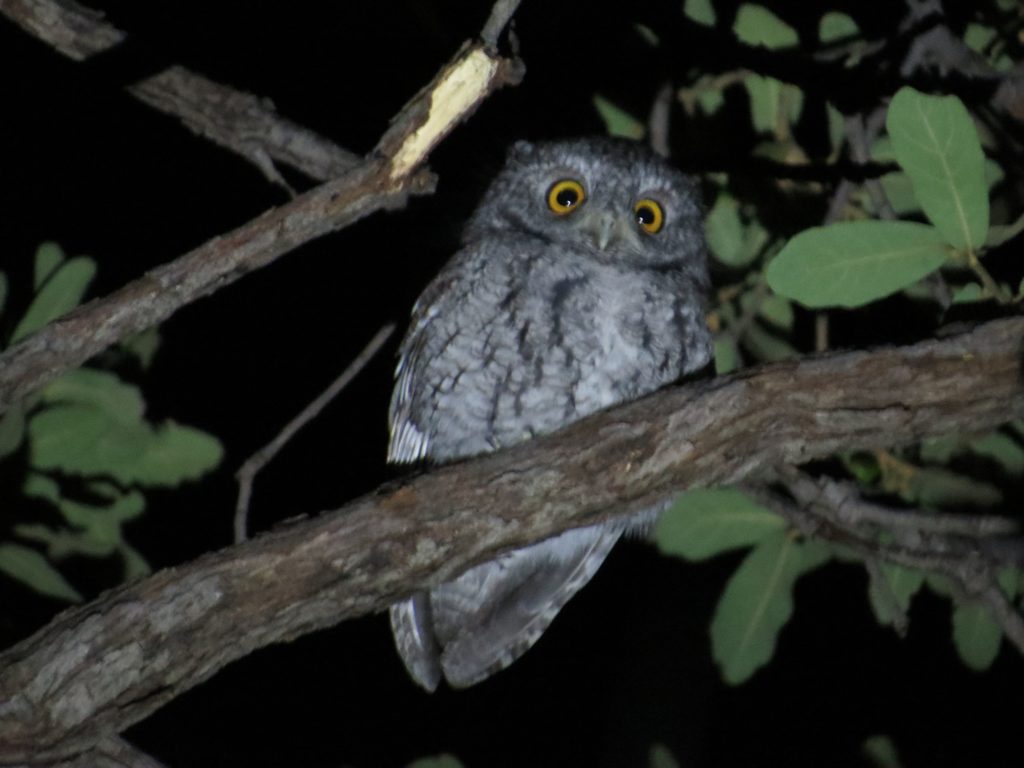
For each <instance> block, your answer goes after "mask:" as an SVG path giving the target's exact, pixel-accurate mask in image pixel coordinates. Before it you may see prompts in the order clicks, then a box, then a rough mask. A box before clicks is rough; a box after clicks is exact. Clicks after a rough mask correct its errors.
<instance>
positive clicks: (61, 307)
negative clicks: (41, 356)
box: [11, 256, 96, 344]
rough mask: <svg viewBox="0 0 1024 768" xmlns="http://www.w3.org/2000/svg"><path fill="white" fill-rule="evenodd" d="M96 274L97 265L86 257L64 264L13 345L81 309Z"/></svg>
mask: <svg viewBox="0 0 1024 768" xmlns="http://www.w3.org/2000/svg"><path fill="white" fill-rule="evenodd" d="M95 274H96V262H94V261H93V260H92V259H90V258H87V257H85V256H78V257H76V258H74V259H71V260H70V261H67V262H65V263H64V264H63V265H61V266H60V268H58V269H57V271H56V272H54V273H53V275H51V276H50V279H49V280H47V281H46V283H45V284H44V285H43V287H42V288H41V289H40V290H39V292H38V293H37V294H36V297H35V299H33V300H32V304H30V305H29V308H28V311H27V312H26V313H25V316H24V317H23V318H21V322H20V323H18V325H17V327H16V328H15V329H14V333H13V334H11V343H12V344H13V343H14V342H16V341H19V340H20V339H22V338H24V337H25V336H28V335H29V334H30V333H32V332H33V331H35V330H38V329H39V328H42V327H43V326H44V325H46V324H47V323H49V322H50V321H51V320H56V319H57V318H58V317H60V316H61V315H63V314H65V313H67V312H70V311H71V310H72V309H74V308H75V307H77V306H78V305H79V303H81V301H82V297H83V296H84V295H85V292H86V290H87V289H88V288H89V283H90V282H92V278H93V276H94V275H95Z"/></svg>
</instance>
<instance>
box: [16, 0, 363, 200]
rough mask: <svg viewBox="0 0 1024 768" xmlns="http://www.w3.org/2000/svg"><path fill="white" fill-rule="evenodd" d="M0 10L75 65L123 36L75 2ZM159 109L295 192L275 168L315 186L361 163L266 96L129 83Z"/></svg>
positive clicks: (173, 82)
mask: <svg viewBox="0 0 1024 768" xmlns="http://www.w3.org/2000/svg"><path fill="white" fill-rule="evenodd" d="M0 13H2V14H4V15H5V16H7V17H8V18H9V19H11V21H13V22H14V23H16V24H18V25H19V26H20V27H21V28H22V29H24V30H25V31H26V32H28V33H29V34H31V35H34V36H35V37H38V38H39V39H40V40H42V41H43V42H46V43H49V44H50V45H52V46H53V47H54V48H56V49H57V50H58V51H60V52H61V53H63V54H64V55H65V56H68V57H69V58H72V59H75V60H76V61H83V60H85V59H87V58H89V57H90V56H93V55H95V54H97V53H102V52H103V51H105V50H107V49H108V48H112V47H113V46H115V45H117V44H119V43H121V42H122V41H123V40H124V39H125V33H124V32H122V31H121V30H119V29H117V28H116V27H114V26H113V25H111V24H109V23H108V22H106V21H104V20H103V14H102V13H99V12H97V11H93V10H92V9H89V8H85V7H84V6H81V5H79V4H78V3H75V2H72V1H71V0H0ZM128 91H129V93H131V94H132V95H134V96H135V97H136V98H138V99H139V100H140V101H143V102H145V103H146V104H148V105H150V106H151V107H153V108H154V109H157V110H159V111H161V112H164V113H166V114H170V115H173V116H175V117H178V118H179V119H180V120H181V121H182V123H184V124H185V126H187V127H188V128H189V129H190V130H192V131H194V132H195V133H197V134H199V135H200V136H203V137H205V138H207V139H210V140H211V141H213V142H214V143H216V144H218V145H220V146H222V147H224V148H226V149H228V150H230V151H232V152H236V153H237V154H239V155H241V156H242V157H244V158H245V159H247V160H249V161H250V162H251V163H253V164H254V165H256V167H257V168H259V169H260V171H262V172H263V174H264V176H266V177H267V178H268V179H269V180H270V181H272V182H274V183H275V184H279V185H281V186H283V187H285V188H286V189H288V190H289V192H290V191H291V189H290V187H289V186H288V184H287V182H286V181H285V180H284V178H283V177H282V176H281V174H280V172H279V171H278V170H277V168H276V167H275V166H274V163H275V162H277V163H285V164H287V165H290V166H291V167H293V168H295V169H296V170H298V171H301V172H302V173H304V174H306V175H307V176H309V177H310V178H311V179H315V180H317V181H327V180H328V179H332V178H335V177H336V176H339V175H341V174H342V173H343V172H344V171H346V170H348V169H349V168H351V167H353V166H354V165H355V164H356V163H357V162H359V159H360V158H359V156H358V155H354V154H352V153H351V152H348V151H346V150H344V149H342V148H341V147H339V146H337V145H336V144H334V143H333V142H331V141H329V140H328V139H325V138H324V137H322V136H320V135H318V134H317V133H314V132H313V131H310V130H308V129H306V128H303V127H302V126H300V125H296V124H295V123H293V122H291V121H290V120H287V119H285V118H283V117H280V116H278V114H277V113H276V112H275V111H274V106H273V104H271V103H270V102H269V100H267V99H260V98H257V97H256V96H254V95H252V94H249V93H244V92H241V91H236V90H234V89H232V88H229V87H228V86H226V85H221V84H220V83H215V82H213V81H212V80H207V79H206V78H204V77H202V76H200V75H197V74H196V73H194V72H190V71H189V70H187V69H185V68H184V67H179V66H175V67H169V68H168V69H166V70H164V71H163V72H160V73H158V74H156V75H153V76H152V77H149V78H146V79H145V80H142V81H140V82H138V83H136V84H135V85H132V86H129V88H128Z"/></svg>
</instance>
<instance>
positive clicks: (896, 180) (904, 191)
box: [869, 171, 921, 216]
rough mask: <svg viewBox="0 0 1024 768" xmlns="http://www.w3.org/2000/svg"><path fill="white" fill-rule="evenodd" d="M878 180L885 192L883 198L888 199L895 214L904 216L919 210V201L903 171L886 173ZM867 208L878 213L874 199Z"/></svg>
mask: <svg viewBox="0 0 1024 768" xmlns="http://www.w3.org/2000/svg"><path fill="white" fill-rule="evenodd" d="M878 181H879V183H880V184H881V185H882V191H883V192H885V199H886V200H888V201H889V205H890V207H891V208H892V210H893V213H895V214H896V215H897V216H906V215H908V214H911V213H916V212H917V211H920V210H921V203H920V201H919V200H918V199H917V195H915V194H914V185H913V184H911V182H910V177H909V176H907V174H905V173H904V172H903V171H892V172H891V173H886V174H884V175H883V176H882V177H881V178H879V180H878ZM869 210H871V211H872V212H873V213H876V214H877V213H878V212H877V211H876V210H875V206H874V201H872V202H871V204H870V205H869Z"/></svg>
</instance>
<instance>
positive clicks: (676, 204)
mask: <svg viewBox="0 0 1024 768" xmlns="http://www.w3.org/2000/svg"><path fill="white" fill-rule="evenodd" d="M495 231H514V232H523V233H528V234H531V235H534V236H536V237H539V238H542V239H544V240H547V241H550V242H555V243H558V244H560V245H563V246H570V247H573V248H578V249H582V250H584V251H586V252H588V253H589V254H591V255H592V256H593V257H594V258H595V259H598V260H600V261H604V262H617V263H622V264H629V265H634V266H637V267H648V268H658V267H664V268H672V267H682V268H683V269H684V270H686V271H688V272H691V273H692V274H693V276H694V277H696V278H697V279H698V280H700V281H701V282H703V280H702V276H704V275H706V266H705V255H704V252H705V249H704V229H703V223H702V217H701V205H700V197H699V192H698V190H697V187H696V184H695V183H694V182H693V181H692V180H691V179H690V178H688V177H687V176H686V175H685V174H683V173H681V172H680V171H679V170H677V169H676V168H673V167H672V166H671V165H669V164H668V163H666V162H665V161H664V160H663V159H662V158H660V157H658V156H657V155H656V154H655V153H654V152H652V151H650V150H649V149H647V148H646V147H645V146H643V145H642V144H637V143H635V142H630V141H622V140H616V139H607V138H584V139H575V140H571V141H558V142H550V143H542V144H531V143H528V142H525V141H521V142H518V143H516V144H515V145H514V146H513V147H512V149H511V150H510V151H509V154H508V159H507V161H506V163H505V166H504V168H503V169H502V170H501V172H500V173H499V174H498V176H497V177H496V178H495V179H494V181H493V182H492V183H491V185H490V187H489V188H488V190H487V192H486V194H485V195H484V198H483V200H482V201H481V203H480V205H479V206H478V207H477V209H476V211H475V212H474V214H473V216H472V218H471V219H470V221H469V223H468V224H467V226H466V230H465V234H464V237H465V239H466V240H467V241H469V240H474V239H476V238H478V237H481V236H486V235H488V234H492V233H494V232H495ZM704 279H706V278H704Z"/></svg>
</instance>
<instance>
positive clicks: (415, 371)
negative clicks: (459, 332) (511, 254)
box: [388, 265, 454, 463]
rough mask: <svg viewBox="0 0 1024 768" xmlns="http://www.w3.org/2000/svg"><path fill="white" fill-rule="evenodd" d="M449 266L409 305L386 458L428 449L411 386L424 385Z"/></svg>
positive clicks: (404, 459) (445, 305)
mask: <svg viewBox="0 0 1024 768" xmlns="http://www.w3.org/2000/svg"><path fill="white" fill-rule="evenodd" d="M452 272H453V270H452V268H451V265H449V266H448V267H447V268H446V269H445V271H443V272H442V273H441V274H440V275H438V277H437V278H435V279H434V281H433V282H431V283H430V285H428V286H427V288H426V289H425V290H424V291H423V294H422V295H421V296H420V297H419V299H418V300H417V301H416V304H415V306H414V307H413V309H412V319H411V322H410V324H409V330H408V332H407V333H406V336H405V338H404V339H403V340H402V346H401V347H400V348H399V350H398V366H397V367H396V369H395V389H394V392H393V393H392V395H391V407H390V409H389V411H388V421H389V423H390V427H391V441H390V442H389V444H388V461H389V462H393V463H408V462H413V461H419V460H420V459H423V458H426V456H427V455H428V454H429V452H430V445H429V443H430V441H429V436H428V435H427V432H426V430H425V429H424V428H423V427H421V425H419V424H418V423H417V420H416V418H415V411H416V404H415V402H414V396H415V394H416V393H415V392H414V387H416V386H419V387H422V386H424V384H425V383H424V382H423V380H422V378H423V366H424V365H425V364H426V363H427V362H428V360H429V358H430V354H431V352H430V350H429V349H428V347H429V346H430V344H431V340H432V331H433V325H434V322H435V320H436V319H437V318H439V317H443V316H444V315H445V313H446V312H448V311H449V310H450V305H451V303H452V297H453V291H452V282H453V281H454V278H453V276H452Z"/></svg>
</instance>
